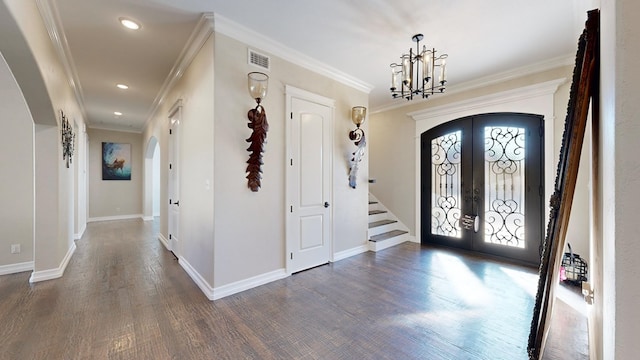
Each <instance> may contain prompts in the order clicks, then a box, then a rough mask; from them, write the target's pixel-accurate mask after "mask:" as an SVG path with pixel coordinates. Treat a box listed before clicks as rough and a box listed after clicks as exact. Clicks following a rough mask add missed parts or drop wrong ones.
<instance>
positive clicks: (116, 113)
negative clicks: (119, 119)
mask: <svg viewBox="0 0 640 360" xmlns="http://www.w3.org/2000/svg"><path fill="white" fill-rule="evenodd" d="M113 115H115V116H120V115H122V113H121V112H120V111H114V112H113Z"/></svg>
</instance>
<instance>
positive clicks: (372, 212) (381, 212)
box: [369, 210, 386, 215]
mask: <svg viewBox="0 0 640 360" xmlns="http://www.w3.org/2000/svg"><path fill="white" fill-rule="evenodd" d="M384 213H386V211H384V210H369V215H377V214H384Z"/></svg>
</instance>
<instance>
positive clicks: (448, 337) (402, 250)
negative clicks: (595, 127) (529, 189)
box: [0, 220, 586, 360]
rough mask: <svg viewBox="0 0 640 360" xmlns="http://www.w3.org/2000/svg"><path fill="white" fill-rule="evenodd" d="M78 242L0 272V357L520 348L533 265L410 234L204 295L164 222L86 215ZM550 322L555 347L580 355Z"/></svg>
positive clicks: (474, 354) (499, 353) (479, 354)
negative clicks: (60, 260) (66, 259)
mask: <svg viewBox="0 0 640 360" xmlns="http://www.w3.org/2000/svg"><path fill="white" fill-rule="evenodd" d="M77 247H78V248H77V250H76V253H75V255H74V256H73V258H72V260H71V262H70V263H69V266H68V267H67V270H66V273H65V275H64V277H63V278H61V279H57V280H52V281H45V282H42V283H37V284H34V285H31V286H30V285H29V284H28V279H29V275H30V272H24V273H20V274H15V275H8V276H2V277H0V294H2V295H1V297H0V324H1V326H0V348H1V349H2V352H0V359H239V358H243V359H244V358H248V359H301V358H304V359H364V358H376V359H491V360H494V359H509V360H514V359H525V358H526V356H525V349H526V343H527V337H528V331H529V324H530V321H531V308H532V304H533V295H532V294H534V293H535V285H536V278H537V275H536V273H535V271H534V270H531V269H528V268H522V267H519V266H514V265H508V264H502V263H497V262H492V261H487V260H484V259H482V260H480V259H478V258H475V257H473V256H469V255H460V254H459V253H453V252H450V251H448V250H443V249H433V248H428V247H420V245H418V244H413V243H405V244H403V245H399V246H396V247H393V248H390V249H387V250H385V251H382V252H379V253H371V252H368V253H364V254H361V255H357V256H353V257H351V258H348V259H345V260H342V261H339V262H336V263H333V264H331V265H328V266H322V267H318V268H314V269H311V270H308V271H305V272H302V273H298V274H296V275H294V276H291V277H288V278H286V279H284V280H280V281H276V282H273V283H270V284H267V285H264V286H261V287H258V288H254V289H251V290H248V291H245V292H242V293H239V294H236V295H232V296H229V297H226V298H223V299H220V300H217V301H215V302H210V301H208V300H207V299H206V298H205V296H204V295H203V294H202V293H201V292H200V290H199V289H198V288H197V286H196V285H195V284H194V283H193V282H192V281H191V279H190V278H189V277H188V275H187V274H186V273H185V272H184V271H183V270H182V268H181V267H180V266H179V265H178V263H177V261H176V260H175V258H174V257H173V255H171V253H170V252H168V251H166V250H165V249H164V248H163V246H162V245H161V243H160V242H159V241H158V240H157V222H150V221H148V222H142V221H140V220H131V221H118V222H98V223H90V224H89V225H88V228H87V232H86V233H85V236H84V237H83V238H82V239H81V240H79V241H77ZM558 306H559V308H560V309H564V308H563V306H562V304H560V305H558ZM554 331H555V330H554V329H552V332H551V339H550V342H549V346H552V347H558V352H557V353H559V354H564V355H567V357H562V356H560V357H554V358H558V359H561V358H567V359H583V358H584V359H586V356H584V354H579V353H576V352H574V353H572V352H571V351H572V350H571V349H567V348H566V347H565V345H563V341H561V340H563V339H561V338H554ZM556 332H557V331H556ZM565 333H566V332H565ZM569 336H571V332H570V331H569ZM578 342H579V341H578ZM579 350H580V349H579ZM580 351H586V348H585V349H582V350H580Z"/></svg>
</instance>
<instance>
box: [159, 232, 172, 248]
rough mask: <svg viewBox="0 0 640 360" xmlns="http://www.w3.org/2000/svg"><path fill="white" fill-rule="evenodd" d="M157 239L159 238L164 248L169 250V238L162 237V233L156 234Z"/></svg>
mask: <svg viewBox="0 0 640 360" xmlns="http://www.w3.org/2000/svg"><path fill="white" fill-rule="evenodd" d="M158 240H160V242H161V243H162V245H164V248H165V249H167V250H169V251H171V249H170V248H169V240H167V238H166V237H164V235H162V234H158Z"/></svg>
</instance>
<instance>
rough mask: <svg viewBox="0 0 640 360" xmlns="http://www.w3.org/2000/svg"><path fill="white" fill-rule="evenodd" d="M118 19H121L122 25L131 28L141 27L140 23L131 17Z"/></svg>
mask: <svg viewBox="0 0 640 360" xmlns="http://www.w3.org/2000/svg"><path fill="white" fill-rule="evenodd" d="M118 20H120V24H122V26H124V27H126V28H127V29H131V30H138V29H140V24H138V23H137V22H135V21H133V20H131V19H127V18H123V17H121V18H119V19H118Z"/></svg>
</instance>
